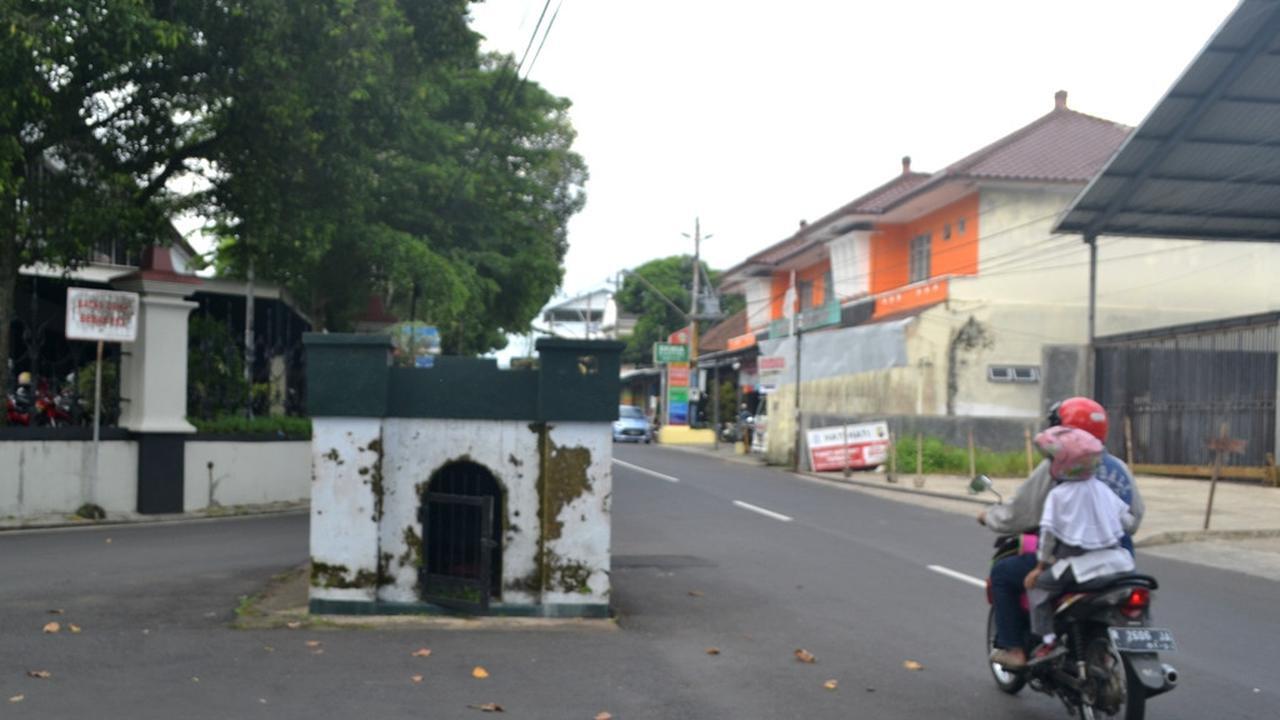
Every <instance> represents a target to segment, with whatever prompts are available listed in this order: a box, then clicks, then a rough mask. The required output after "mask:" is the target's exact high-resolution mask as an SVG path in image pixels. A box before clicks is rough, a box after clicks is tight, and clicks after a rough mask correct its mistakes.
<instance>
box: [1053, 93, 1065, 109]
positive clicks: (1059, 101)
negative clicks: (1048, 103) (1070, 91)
mask: <svg viewBox="0 0 1280 720" xmlns="http://www.w3.org/2000/svg"><path fill="white" fill-rule="evenodd" d="M1053 109H1054V110H1066V109H1067V91H1066V90H1059V91H1058V92H1056V93H1054V94H1053Z"/></svg>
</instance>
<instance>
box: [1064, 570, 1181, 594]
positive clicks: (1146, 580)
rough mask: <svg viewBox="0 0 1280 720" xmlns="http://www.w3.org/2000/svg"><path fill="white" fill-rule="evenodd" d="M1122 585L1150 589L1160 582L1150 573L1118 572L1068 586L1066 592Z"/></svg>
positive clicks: (1100, 589) (1092, 591)
mask: <svg viewBox="0 0 1280 720" xmlns="http://www.w3.org/2000/svg"><path fill="white" fill-rule="evenodd" d="M1122 585H1131V586H1140V587H1145V588H1147V589H1150V590H1155V589H1157V588H1159V587H1160V583H1158V582H1156V579H1155V578H1153V577H1151V576H1150V575H1142V574H1140V573H1118V574H1116V575H1103V576H1102V577H1098V578H1094V579H1092V580H1089V581H1088V582H1082V583H1077V584H1075V585H1072V586H1071V587H1070V588H1068V592H1077V593H1096V592H1102V591H1103V590H1110V589H1111V588H1113V587H1120V586H1122Z"/></svg>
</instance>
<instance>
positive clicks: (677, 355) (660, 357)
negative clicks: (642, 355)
mask: <svg viewBox="0 0 1280 720" xmlns="http://www.w3.org/2000/svg"><path fill="white" fill-rule="evenodd" d="M687 362H689V346H688V345H677V344H675V343H654V344H653V363H654V364H655V365H662V364H664V363H687Z"/></svg>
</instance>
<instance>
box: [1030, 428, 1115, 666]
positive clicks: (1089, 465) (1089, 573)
mask: <svg viewBox="0 0 1280 720" xmlns="http://www.w3.org/2000/svg"><path fill="white" fill-rule="evenodd" d="M1035 442H1036V446H1037V447H1039V448H1040V451H1041V452H1042V453H1044V454H1045V455H1046V456H1048V457H1049V458H1050V466H1049V472H1050V474H1051V475H1052V476H1053V479H1054V482H1055V483H1056V484H1055V485H1054V488H1053V489H1052V490H1050V491H1049V495H1048V497H1047V498H1046V499H1045V502H1044V512H1043V514H1042V515H1041V516H1040V545H1039V550H1038V551H1037V559H1038V560H1039V562H1038V563H1037V564H1036V566H1035V569H1033V570H1032V571H1031V572H1030V573H1028V574H1027V577H1026V580H1025V581H1024V585H1025V586H1026V588H1027V599H1028V601H1029V602H1030V604H1031V632H1032V633H1034V634H1036V635H1039V636H1041V638H1042V639H1043V641H1044V642H1043V644H1042V645H1040V646H1039V647H1037V648H1036V649H1035V650H1034V651H1033V652H1032V657H1031V661H1032V662H1035V661H1037V660H1044V659H1046V658H1048V657H1051V656H1056V655H1058V654H1059V652H1058V651H1057V649H1056V647H1055V642H1056V640H1057V637H1056V636H1055V635H1054V632H1053V598H1054V597H1055V596H1057V595H1058V594H1059V593H1061V592H1063V591H1064V590H1066V589H1067V588H1068V587H1070V586H1071V585H1074V584H1076V583H1083V582H1088V581H1089V580H1092V579H1094V578H1098V577H1102V576H1104V575H1113V574H1116V573H1125V572H1131V571H1132V570H1133V567H1134V566H1133V556H1132V555H1130V554H1129V552H1128V551H1126V550H1125V549H1124V548H1122V547H1121V545H1120V540H1121V538H1123V537H1124V536H1125V534H1126V533H1127V532H1130V531H1132V529H1133V526H1134V524H1135V521H1134V517H1133V514H1132V513H1130V512H1129V506H1128V505H1126V504H1125V502H1124V501H1123V500H1121V499H1120V498H1119V497H1118V496H1117V495H1116V494H1115V492H1113V491H1112V490H1111V488H1109V487H1107V486H1106V484H1105V483H1103V482H1102V481H1101V480H1099V479H1098V478H1097V475H1096V471H1097V469H1098V466H1099V464H1100V463H1101V462H1102V453H1103V447H1102V443H1101V442H1099V441H1098V439H1097V438H1095V437H1094V436H1092V435H1090V434H1089V433H1087V432H1085V431H1083V430H1077V429H1075V428H1069V427H1064V426H1059V427H1052V428H1049V429H1048V430H1045V431H1044V432H1042V433H1040V434H1039V435H1037V436H1036V440H1035ZM1046 571H1047V572H1046Z"/></svg>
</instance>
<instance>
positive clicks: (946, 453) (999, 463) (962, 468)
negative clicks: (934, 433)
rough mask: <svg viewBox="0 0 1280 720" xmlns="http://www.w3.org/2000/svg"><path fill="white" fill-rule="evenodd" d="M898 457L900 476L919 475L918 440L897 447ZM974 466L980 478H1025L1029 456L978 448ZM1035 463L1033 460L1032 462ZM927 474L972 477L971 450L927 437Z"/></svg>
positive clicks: (899, 443)
mask: <svg viewBox="0 0 1280 720" xmlns="http://www.w3.org/2000/svg"><path fill="white" fill-rule="evenodd" d="M895 451H896V452H895V454H896V455H897V456H898V472H899V473H914V472H915V471H916V439H915V437H906V438H902V439H900V440H898V442H897V444H896V445H895ZM975 454H976V456H977V457H976V462H975V465H976V467H977V470H978V474H980V475H989V476H991V477H1025V476H1026V475H1027V456H1026V453H1025V452H995V451H993V450H985V449H983V448H978V449H977V451H976V453H975ZM1033 459H1034V458H1033ZM922 460H923V465H924V472H925V473H926V474H936V475H964V476H967V475H968V474H969V449H968V448H963V447H955V446H954V445H947V444H946V443H944V442H943V441H942V440H941V439H940V438H936V437H926V438H925V439H924V453H923V458H922Z"/></svg>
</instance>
